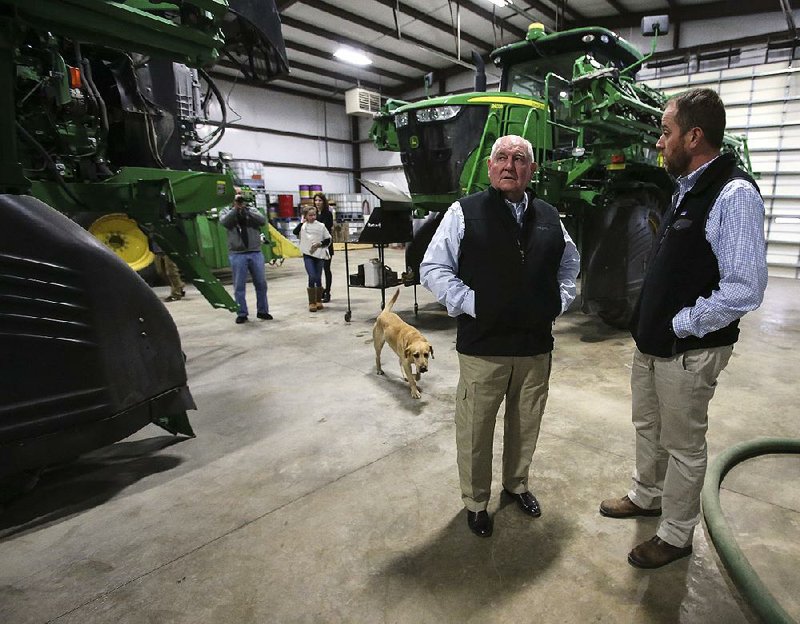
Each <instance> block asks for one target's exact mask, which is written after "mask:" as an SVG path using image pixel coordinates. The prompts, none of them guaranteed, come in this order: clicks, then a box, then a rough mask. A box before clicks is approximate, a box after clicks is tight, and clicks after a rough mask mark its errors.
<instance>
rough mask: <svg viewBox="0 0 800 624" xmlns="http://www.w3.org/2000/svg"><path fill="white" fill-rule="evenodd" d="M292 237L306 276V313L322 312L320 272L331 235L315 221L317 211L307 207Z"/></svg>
mask: <svg viewBox="0 0 800 624" xmlns="http://www.w3.org/2000/svg"><path fill="white" fill-rule="evenodd" d="M294 235H295V236H297V237H298V239H299V240H300V251H301V252H303V263H304V264H305V267H306V273H307V274H308V289H307V292H308V311H309V312H316V311H317V310H322V308H323V307H324V306H323V305H322V270H323V268H324V265H325V259H326V258H328V257H329V256H328V248H329V247H330V246H331V233H330V232H329V231H328V228H326V227H325V226H324V225H322V223H320V222H319V221H317V209H316V208H314V207H309V208H308V209H307V210H306V211H305V214H304V215H303V221H302V222H301V223H299V224H298V225H297V227H295V228H294Z"/></svg>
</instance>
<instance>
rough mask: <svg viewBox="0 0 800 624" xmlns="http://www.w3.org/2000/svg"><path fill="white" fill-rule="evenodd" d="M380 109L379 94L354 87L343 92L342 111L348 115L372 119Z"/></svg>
mask: <svg viewBox="0 0 800 624" xmlns="http://www.w3.org/2000/svg"><path fill="white" fill-rule="evenodd" d="M380 107H381V94H380V93H375V92H374V91H367V90H366V89H362V88H361V87H356V88H354V89H350V90H349V91H345V92H344V110H345V112H346V113H347V114H348V115H360V116H361V117H372V116H373V115H374V114H375V113H377V112H378V110H379V109H380Z"/></svg>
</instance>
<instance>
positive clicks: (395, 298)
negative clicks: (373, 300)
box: [383, 288, 400, 312]
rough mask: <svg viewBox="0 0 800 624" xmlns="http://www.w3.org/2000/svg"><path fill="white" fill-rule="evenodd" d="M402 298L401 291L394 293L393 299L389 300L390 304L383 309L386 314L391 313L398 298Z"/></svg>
mask: <svg viewBox="0 0 800 624" xmlns="http://www.w3.org/2000/svg"><path fill="white" fill-rule="evenodd" d="M399 296H400V289H399V288H398V289H397V290H395V291H394V294H393V295H392V298H391V299H389V303H387V304H386V307H385V308H384V309H383V311H384V312H391V311H392V306H394V302H395V301H397V298H398V297H399Z"/></svg>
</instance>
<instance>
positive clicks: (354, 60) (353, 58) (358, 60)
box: [333, 46, 372, 66]
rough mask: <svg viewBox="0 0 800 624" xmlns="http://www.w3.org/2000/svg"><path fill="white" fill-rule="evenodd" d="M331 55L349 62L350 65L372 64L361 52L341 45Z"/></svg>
mask: <svg viewBox="0 0 800 624" xmlns="http://www.w3.org/2000/svg"><path fill="white" fill-rule="evenodd" d="M333 55H334V56H335V57H336V58H338V59H339V60H340V61H344V62H345V63H350V64H352V65H362V66H363V65H372V59H369V58H367V56H366V55H365V54H364V53H363V52H359V51H358V50H354V49H353V48H348V47H344V46H342V47H341V48H339V49H338V50H336V52H334V53H333Z"/></svg>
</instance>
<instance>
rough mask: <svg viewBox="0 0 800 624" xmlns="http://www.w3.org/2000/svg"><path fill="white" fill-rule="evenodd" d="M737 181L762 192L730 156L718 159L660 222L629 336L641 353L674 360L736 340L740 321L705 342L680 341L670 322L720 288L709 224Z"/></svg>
mask: <svg viewBox="0 0 800 624" xmlns="http://www.w3.org/2000/svg"><path fill="white" fill-rule="evenodd" d="M737 178H741V179H744V180H747V181H748V182H750V183H751V184H752V185H753V186H755V187H756V189H758V186H757V185H756V183H755V182H754V181H753V179H752V178H751V177H750V176H749V175H748V174H747V173H745V172H744V171H742V170H741V169H739V168H738V167H737V166H736V161H735V158H734V157H733V156H732V155H730V154H723V155H721V156H719V157H718V158H717V159H716V160H714V161H713V162H712V163H711V164H710V165H709V166H708V168H707V169H706V170H705V171H704V172H703V173H702V174H700V178H699V179H698V180H697V182H695V184H694V186H693V187H692V188H691V189H690V190H689V191H687V192H686V194H685V195H684V196H683V199H682V200H681V202H680V204H679V205H678V207H677V208H676V209H674V210H673V211H672V212H671V214H669V215H668V216H667V217H666V218H665V219H664V221H663V222H662V224H661V229H660V231H659V233H658V236H657V237H656V241H657V242H656V245H655V247H654V248H653V251H652V252H651V254H650V259H649V260H648V267H647V274H646V276H645V279H644V283H643V284H642V290H641V292H640V294H639V301H638V303H637V305H636V308H635V310H634V314H633V318H632V320H631V334H632V335H633V339H634V340H635V341H636V347H637V348H638V349H639V351H641V352H642V353H645V354H647V355H651V356H656V357H671V356H673V355H676V354H678V353H683V352H684V351H689V350H691V349H709V348H713V347H722V346H727V345H732V344H734V343H735V342H736V341H737V340H738V338H739V321H738V320H736V321H733V322H732V323H730V324H729V325H727V326H725V327H722V328H720V329H718V330H716V331H713V332H710V333H708V334H706V335H705V336H703V337H702V338H698V337H697V336H688V337H686V338H677V337H676V336H675V334H674V333H673V332H672V319H673V318H674V316H675V315H676V314H677V313H678V312H680V311H681V310H682V309H683V308H685V307H691V306H693V305H695V302H696V301H697V300H698V298H700V297H708V296H709V295H710V294H711V293H712V292H714V291H715V290H718V289H719V280H720V275H719V263H718V261H717V257H716V256H715V255H714V252H713V251H712V249H711V245H710V244H709V243H708V241H707V240H706V221H707V220H708V214H709V212H711V208H712V207H713V206H714V203H715V202H716V200H717V197H718V196H719V194H720V191H722V189H723V188H724V187H725V185H726V184H728V182H730V181H731V180H734V179H737Z"/></svg>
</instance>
